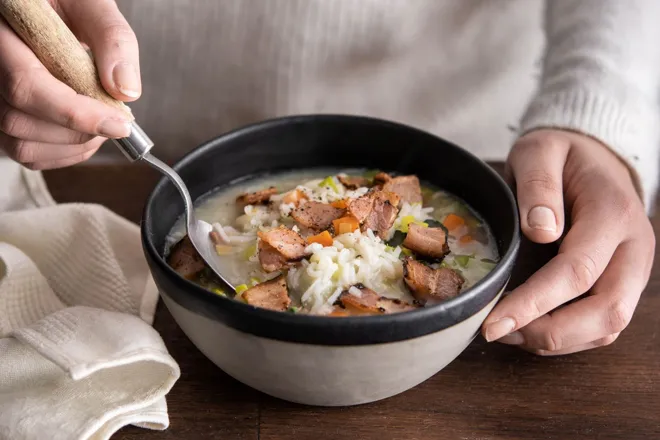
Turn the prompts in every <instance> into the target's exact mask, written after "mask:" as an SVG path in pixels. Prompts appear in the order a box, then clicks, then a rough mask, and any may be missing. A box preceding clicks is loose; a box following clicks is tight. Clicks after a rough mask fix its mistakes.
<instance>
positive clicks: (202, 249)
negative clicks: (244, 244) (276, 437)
mask: <svg viewBox="0 0 660 440" xmlns="http://www.w3.org/2000/svg"><path fill="white" fill-rule="evenodd" d="M141 159H142V160H143V161H145V162H146V163H148V164H149V165H151V167H152V168H155V169H157V170H158V171H160V172H161V173H163V174H164V175H166V176H167V177H168V178H169V179H170V181H171V182H172V183H173V184H174V186H176V188H177V189H178V190H179V193H180V194H181V197H183V202H184V210H185V215H186V230H187V232H188V238H190V241H191V242H192V244H193V246H194V247H195V249H196V250H197V253H199V255H200V256H201V257H202V259H203V260H204V262H205V263H206V264H207V265H208V266H209V267H210V268H211V270H213V272H215V274H216V275H217V276H218V278H219V280H220V281H221V282H222V284H224V286H223V287H224V288H225V289H228V290H229V291H231V292H233V293H236V288H235V287H234V286H233V285H232V284H231V283H230V282H229V281H227V279H226V278H225V277H223V276H222V271H221V270H222V269H221V265H220V260H219V258H218V254H217V253H216V251H215V246H214V244H213V242H212V241H211V239H210V237H209V234H210V232H211V231H212V230H213V226H211V224H210V223H207V222H205V221H203V220H199V219H197V218H196V217H195V209H194V206H193V202H192V199H191V197H190V193H189V192H188V188H187V187H186V184H185V183H184V182H183V180H182V179H181V176H179V175H178V174H177V173H176V171H174V170H173V169H172V168H170V167H169V166H168V165H167V164H165V163H163V162H162V161H161V160H160V159H158V158H156V157H154V156H153V155H152V154H151V153H148V152H147V153H145V154H144V155H143V156H142V158H141Z"/></svg>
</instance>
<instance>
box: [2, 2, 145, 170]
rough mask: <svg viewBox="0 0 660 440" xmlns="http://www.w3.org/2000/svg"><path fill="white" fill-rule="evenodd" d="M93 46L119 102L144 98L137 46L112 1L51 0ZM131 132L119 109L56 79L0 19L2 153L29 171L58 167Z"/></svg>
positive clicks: (106, 83) (100, 68)
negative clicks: (142, 95) (80, 92)
mask: <svg viewBox="0 0 660 440" xmlns="http://www.w3.org/2000/svg"><path fill="white" fill-rule="evenodd" d="M50 3H51V4H52V5H53V7H54V8H55V10H56V11H57V12H58V14H59V15H60V17H62V19H63V20H64V22H65V23H66V24H67V26H68V27H69V28H70V29H71V30H72V31H73V33H74V34H75V35H76V36H77V37H78V39H79V40H81V41H82V42H84V43H85V44H87V45H88V46H89V48H90V49H91V51H92V53H93V54H94V59H95V62H96V66H97V70H98V72H99V76H100V79H101V84H102V85H103V87H104V88H105V90H106V91H107V92H108V93H109V94H110V95H111V96H113V97H114V98H116V99H118V100H120V101H124V102H126V101H133V100H135V99H137V98H138V97H139V96H140V93H141V83H140V72H139V55H138V45H137V40H136V38H135V34H134V33H133V31H132V30H131V28H130V26H129V25H128V23H127V22H126V20H125V19H124V17H123V16H122V15H121V13H120V12H119V9H118V8H117V5H116V4H115V2H114V0H50ZM129 134H130V120H129V119H128V116H127V115H126V114H125V113H124V112H123V111H122V110H120V109H118V108H114V107H111V106H109V105H106V104H103V103H101V102H100V101H98V100H95V99H92V98H89V97H87V96H82V95H78V94H77V93H76V92H75V91H74V90H73V89H72V88H70V87H68V86H67V85H65V84H64V83H62V82H60V81H59V80H57V79H56V78H55V77H53V76H52V75H51V74H50V73H49V72H48V70H47V69H46V68H45V67H44V66H43V65H42V64H41V62H40V61H39V60H38V58H37V57H36V55H35V54H34V53H32V51H31V50H30V49H29V48H28V46H27V45H25V44H24V43H23V41H22V40H21V39H20V37H19V36H17V35H16V34H15V33H14V31H13V30H12V29H11V27H10V26H9V25H8V24H7V22H6V21H5V20H3V19H2V18H0V148H2V149H3V150H4V151H5V152H6V153H7V155H8V156H9V157H10V158H12V159H14V160H15V161H17V162H19V163H21V164H23V165H24V166H26V167H28V168H31V169H48V168H59V167H64V166H69V165H73V164H75V163H78V162H81V161H84V160H87V159H88V158H90V157H91V156H92V155H93V154H94V153H95V152H96V150H97V149H98V148H99V147H100V146H101V144H102V143H103V142H104V141H105V140H106V138H121V137H126V136H128V135H129Z"/></svg>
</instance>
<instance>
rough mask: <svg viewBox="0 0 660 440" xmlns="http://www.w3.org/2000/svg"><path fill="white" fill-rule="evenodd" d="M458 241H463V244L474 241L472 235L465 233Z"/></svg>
mask: <svg viewBox="0 0 660 440" xmlns="http://www.w3.org/2000/svg"><path fill="white" fill-rule="evenodd" d="M458 241H459V242H461V243H463V244H467V243H469V242H471V241H472V236H471V235H464V236H462V237H461V238H460V239H459V240H458Z"/></svg>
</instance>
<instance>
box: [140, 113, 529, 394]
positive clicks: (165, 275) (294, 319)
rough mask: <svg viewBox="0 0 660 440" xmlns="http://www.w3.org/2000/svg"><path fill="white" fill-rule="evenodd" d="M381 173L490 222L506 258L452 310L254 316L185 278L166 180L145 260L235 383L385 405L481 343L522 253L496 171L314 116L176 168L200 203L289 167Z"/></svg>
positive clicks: (383, 129) (410, 139)
mask: <svg viewBox="0 0 660 440" xmlns="http://www.w3.org/2000/svg"><path fill="white" fill-rule="evenodd" d="M313 167H320V168H327V167H338V168H371V169H381V170H387V171H391V172H400V173H406V174H416V175H417V176H418V177H419V178H420V179H421V180H423V181H427V182H430V183H432V184H435V185H437V186H438V187H440V188H442V189H445V190H448V191H450V192H452V193H454V194H456V195H458V196H459V197H461V198H463V199H464V200H465V201H467V202H468V203H469V204H470V205H471V206H472V207H474V208H475V209H476V210H477V211H478V212H479V213H480V214H481V216H482V217H483V218H484V219H485V220H486V221H487V223H488V224H489V225H490V227H491V229H492V231H493V234H494V235H495V238H496V241H497V246H498V248H499V252H500V255H501V256H502V258H501V261H500V262H499V264H498V265H497V266H496V267H495V269H494V270H493V271H492V272H491V273H490V274H489V275H488V276H486V277H485V278H484V279H482V280H481V281H480V282H479V283H477V284H476V285H474V286H473V287H472V288H470V289H469V290H466V291H465V292H464V293H462V294H461V295H459V296H458V297H456V298H453V299H451V300H449V301H446V302H444V303H441V304H438V305H435V306H432V307H426V308H422V309H419V310H415V311H412V312H408V313H400V314H393V315H382V316H364V317H345V318H334V317H322V316H308V315H307V316H306V315H295V314H291V313H282V312H274V311H270V310H266V309H260V308H255V307H253V306H250V305H247V304H244V303H242V302H238V301H234V300H231V299H227V298H223V297H221V296H218V295H216V294H214V293H211V292H208V291H206V290H204V289H202V288H201V287H198V286H197V285H195V284H193V283H192V282H190V281H187V280H185V279H184V278H182V277H180V276H179V275H178V274H177V273H176V272H174V271H173V270H172V269H171V268H170V267H169V266H168V265H167V263H166V261H165V258H164V256H163V250H164V246H165V241H166V236H167V235H168V233H169V231H170V229H171V228H172V226H173V224H174V223H175V221H176V220H177V218H178V217H179V216H180V215H182V213H183V202H182V200H181V197H180V195H179V194H178V192H177V191H176V189H175V188H174V186H173V185H172V184H171V183H170V182H169V181H167V180H165V179H162V180H161V181H160V182H159V183H158V185H157V186H156V187H155V189H154V190H153V192H152V193H151V196H150V197H149V199H148V202H147V205H146V207H145V211H144V216H143V221H142V225H141V229H142V242H143V247H144V252H145V255H146V258H147V260H148V263H149V267H150V268H151V272H152V274H153V277H154V279H155V281H156V284H157V286H158V288H159V291H160V294H161V297H162V299H163V301H164V303H165V304H166V306H167V308H168V309H169V311H170V312H171V313H172V315H173V316H174V319H175V320H176V322H177V323H178V325H179V326H180V327H181V329H182V330H183V331H184V332H185V334H186V335H187V336H188V338H190V340H191V341H192V342H193V343H194V344H195V345H196V346H197V348H198V349H199V350H200V351H202V353H204V355H206V356H207V357H208V358H209V359H210V360H211V361H213V362H214V363H215V364H216V365H217V366H218V367H220V368H221V369H222V370H224V371H225V372H226V373H227V374H229V375H231V376H232V377H234V378H235V379H237V380H239V381H240V382H243V383H244V384H247V385H249V386H251V387H253V388H256V389H257V390H260V391H262V392H264V393H267V394H269V395H272V396H275V397H279V398H281V399H285V400H288V401H292V402H297V403H302V404H309V405H320V406H346V405H356V404H362V403H366V402H373V401H376V400H380V399H384V398H387V397H390V396H393V395H396V394H398V393H401V392H404V391H406V390H408V389H410V388H412V387H414V386H416V385H417V384H419V383H421V382H423V381H425V380H426V379H428V378H430V377H431V376H433V375H435V374H436V373H438V372H439V371H440V370H442V369H443V368H444V367H445V366H446V365H447V364H449V363H450V362H451V361H453V360H454V359H455V358H456V357H457V356H458V355H459V354H460V353H461V352H462V351H463V350H464V349H465V348H466V347H467V346H468V345H469V344H470V342H471V341H472V340H473V339H474V338H475V337H476V336H477V335H478V333H479V329H480V326H481V324H482V322H483V321H484V319H485V318H486V316H487V315H488V313H489V312H490V311H491V309H492V308H493V307H494V306H495V304H496V302H497V301H498V299H499V298H500V296H501V294H502V291H503V290H504V288H505V286H506V284H507V282H508V280H509V277H510V274H511V270H512V266H513V264H514V260H515V258H516V255H517V253H518V248H519V244H520V231H519V222H518V213H517V207H516V203H515V199H514V197H513V194H512V193H511V191H510V189H509V187H508V186H507V185H506V183H505V182H504V181H503V180H502V179H501V178H500V177H499V175H498V174H497V173H496V172H495V171H493V170H492V169H491V168H490V167H489V166H488V165H487V164H485V163H484V162H482V161H481V160H479V159H477V158H476V157H475V156H473V155H472V154H470V153H468V152H467V151H465V150H463V149H462V148H460V147H458V146H456V145H453V144H451V143H450V142H447V141H445V140H443V139H440V138H438V137H436V136H433V135H431V134H428V133H426V132H423V131H420V130H417V129H414V128H412V127H408V126H405V125H401V124H398V123H393V122H388V121H383V120H379V119H372V118H365V117H356V116H339V115H306V116H295V117H286V118H279V119H274V120H269V121H265V122H262V123H258V124H255V125H251V126H248V127H245V128H242V129H239V130H236V131H233V132H231V133H228V134H225V135H223V136H220V137H218V138H216V139H213V140H211V141H209V142H207V143H205V144H203V145H201V146H200V147H198V148H196V149H195V150H193V151H192V152H190V153H189V154H187V155H186V156H185V157H184V158H183V159H182V160H180V161H179V162H178V163H177V164H176V165H175V169H176V170H177V171H178V172H179V173H180V175H181V177H182V178H183V180H184V181H185V182H186V184H187V185H188V188H189V190H190V192H191V195H192V197H193V199H195V198H198V197H200V196H202V195H204V194H206V193H208V192H209V191H211V190H213V189H215V188H218V187H220V186H225V185H231V183H232V182H235V181H236V180H237V179H244V178H246V176H255V175H260V174H264V173H273V172H277V171H278V170H282V171H284V170H292V169H309V168H313Z"/></svg>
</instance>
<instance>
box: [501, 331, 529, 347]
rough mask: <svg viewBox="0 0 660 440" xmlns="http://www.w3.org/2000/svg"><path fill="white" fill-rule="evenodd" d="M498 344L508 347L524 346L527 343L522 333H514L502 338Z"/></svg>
mask: <svg viewBox="0 0 660 440" xmlns="http://www.w3.org/2000/svg"><path fill="white" fill-rule="evenodd" d="M497 342H501V343H502V344H508V345H522V344H524V343H525V337H524V336H523V335H522V333H520V332H513V333H509V334H508V335H506V336H502V337H501V338H500V339H498V340H497Z"/></svg>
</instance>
